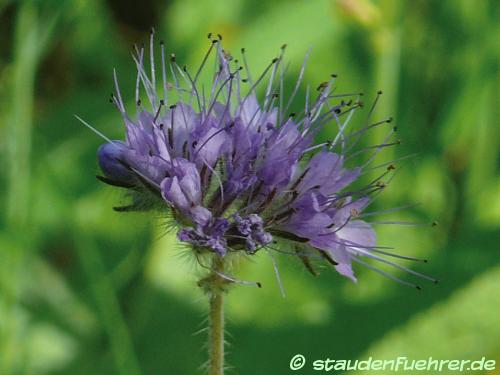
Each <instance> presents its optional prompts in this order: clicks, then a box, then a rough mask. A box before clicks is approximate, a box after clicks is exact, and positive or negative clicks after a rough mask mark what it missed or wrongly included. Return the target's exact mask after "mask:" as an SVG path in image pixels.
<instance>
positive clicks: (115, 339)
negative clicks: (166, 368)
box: [77, 229, 141, 375]
mask: <svg viewBox="0 0 500 375" xmlns="http://www.w3.org/2000/svg"><path fill="white" fill-rule="evenodd" d="M80 230H81V229H80ZM77 247H78V254H79V257H80V261H81V264H82V266H83V268H84V271H85V273H86V275H87V277H88V280H89V283H90V288H91V292H92V295H93V297H94V300H95V303H96V307H97V310H98V313H99V317H100V320H101V323H102V325H103V328H104V331H105V332H106V334H107V336H108V337H109V340H110V344H111V352H112V355H113V358H114V361H115V366H116V369H117V371H118V373H119V374H127V375H133V374H141V370H140V367H139V362H138V360H137V357H136V354H135V351H134V348H133V344H132V340H131V337H130V334H129V331H128V328H127V324H126V322H125V319H124V317H123V314H122V312H121V308H120V304H119V301H118V298H117V296H116V292H115V290H114V288H113V284H112V281H111V278H110V277H109V275H108V273H107V272H106V270H105V267H104V264H103V262H102V259H101V256H100V254H99V251H98V249H97V248H96V245H95V244H94V243H93V241H92V240H91V239H90V238H88V237H86V236H81V237H79V238H77Z"/></svg>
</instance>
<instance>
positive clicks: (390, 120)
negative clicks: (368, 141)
mask: <svg viewBox="0 0 500 375" xmlns="http://www.w3.org/2000/svg"><path fill="white" fill-rule="evenodd" d="M392 120H393V118H392V117H389V118H388V119H387V120H385V122H387V123H388V124H389V123H391V122H392Z"/></svg>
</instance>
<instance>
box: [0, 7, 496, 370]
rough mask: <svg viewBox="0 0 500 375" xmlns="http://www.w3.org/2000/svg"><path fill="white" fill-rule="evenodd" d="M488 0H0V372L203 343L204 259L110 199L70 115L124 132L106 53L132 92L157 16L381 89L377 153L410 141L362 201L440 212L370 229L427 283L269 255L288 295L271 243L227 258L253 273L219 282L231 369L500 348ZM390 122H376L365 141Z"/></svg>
mask: <svg viewBox="0 0 500 375" xmlns="http://www.w3.org/2000/svg"><path fill="white" fill-rule="evenodd" d="M499 8H500V7H499V6H498V2H496V1H494V0H491V1H487V0H482V1H471V0H432V1H431V0H415V1H410V0H406V1H390V0H378V1H375V0H373V1H370V0H314V1H303V0H293V1H285V0H283V1H281V0H280V1H278V0H269V1H262V2H255V1H250V0H234V1H222V0H216V1H206V2H203V1H196V0H183V1H180V0H175V1H174V0H170V1H159V0H145V1H141V2H134V1H115V0H108V1H98V0H85V1H84V0H66V1H64V2H58V1H55V0H47V1H5V0H4V1H1V2H0V43H1V46H2V48H0V97H1V100H0V155H1V161H0V162H1V169H0V171H1V172H0V186H1V188H0V189H1V190H0V192H1V193H2V194H1V196H2V199H1V200H0V213H1V214H0V225H1V231H0V374H114V373H116V374H140V373H142V374H158V373H175V374H194V373H196V371H197V368H198V365H199V364H201V363H202V362H203V360H204V351H203V350H204V349H203V348H204V346H203V342H204V333H203V332H202V331H201V332H200V334H197V335H195V333H196V332H198V331H200V330H202V329H203V328H204V318H205V312H204V311H205V310H204V309H205V300H204V297H203V295H202V294H201V293H200V291H199V290H197V288H196V286H195V285H196V284H195V283H196V279H197V275H198V273H197V272H199V270H198V269H197V268H196V267H195V265H194V262H193V261H192V259H188V258H187V257H186V256H185V254H183V252H182V250H181V249H180V248H178V246H176V244H175V240H174V239H173V238H172V237H170V236H164V233H163V231H164V229H163V226H162V225H161V222H159V221H158V220H155V218H151V217H149V216H147V215H144V214H133V215H128V214H117V213H115V212H113V211H112V210H111V207H112V206H113V205H117V204H118V203H119V202H120V200H121V199H123V198H122V196H121V195H120V194H119V192H116V191H115V190H113V189H111V188H107V187H103V186H102V185H100V184H98V183H97V181H96V180H95V179H94V178H93V175H94V174H95V173H94V172H97V166H96V162H95V152H96V149H97V147H98V145H99V143H100V140H99V139H98V138H97V137H96V136H95V135H94V134H93V133H91V132H89V131H88V130H87V129H85V128H84V127H82V126H80V125H79V124H78V123H77V121H76V120H75V119H74V118H73V114H79V115H81V116H83V117H84V118H86V119H87V120H89V121H90V122H92V123H93V124H94V125H95V126H96V127H98V128H99V129H101V130H102V131H103V132H104V133H106V134H107V135H108V136H110V137H111V138H117V137H120V136H121V133H122V129H121V124H120V118H119V115H118V113H117V112H116V111H115V110H114V108H112V107H111V106H110V105H109V103H108V100H107V99H108V95H109V92H110V91H112V67H116V69H117V71H118V73H119V77H120V82H121V85H122V89H123V91H124V92H127V93H128V94H129V95H128V98H129V100H131V99H132V96H133V95H132V91H133V85H134V79H135V74H134V66H133V63H132V61H131V58H130V50H131V45H132V43H135V42H141V41H145V40H147V35H148V30H149V28H150V27H151V26H155V27H156V30H157V33H158V34H159V35H161V38H162V39H164V40H165V41H167V46H168V48H169V49H171V50H173V51H175V52H176V53H177V55H178V59H179V60H181V61H184V62H186V63H187V64H188V66H190V65H195V64H197V62H198V61H199V59H200V57H201V56H202V55H203V53H204V51H205V49H206V48H207V41H206V40H205V35H206V34H207V33H208V32H216V33H221V34H223V35H224V41H225V46H226V48H227V49H229V50H230V51H231V50H234V51H238V50H239V48H240V47H246V49H247V50H248V52H249V53H248V56H249V60H250V66H251V67H252V70H253V71H259V70H261V69H263V68H264V66H265V65H266V64H267V62H268V61H269V60H270V59H271V58H272V57H273V56H274V55H275V53H276V51H278V49H279V46H281V45H282V44H283V43H288V46H289V47H288V50H287V56H288V61H290V63H291V64H290V69H289V71H288V72H287V76H288V77H289V80H290V81H289V82H290V84H289V85H290V87H287V88H288V89H289V88H291V87H292V85H293V79H294V77H296V75H297V74H298V72H299V69H300V65H301V62H302V60H303V56H304V55H305V54H306V53H307V51H308V50H309V48H310V47H313V48H312V55H311V58H310V61H309V64H308V69H307V71H306V81H307V84H310V85H311V87H315V86H316V85H317V84H318V83H319V82H322V81H323V80H324V79H325V77H328V75H329V74H330V73H332V72H336V73H338V74H339V75H340V79H339V81H338V82H339V87H338V91H339V92H358V91H363V92H365V93H366V95H365V98H366V101H367V103H368V102H370V101H371V100H373V99H372V98H373V97H374V95H373V94H374V93H375V92H376V91H377V90H379V89H381V90H383V91H384V95H383V97H382V100H381V101H380V103H379V105H377V109H376V113H375V114H376V116H377V117H379V118H383V117H385V116H388V115H393V116H394V118H395V119H396V123H397V125H398V131H399V137H400V138H401V139H402V141H403V143H402V146H400V147H399V148H397V149H394V150H391V151H388V152H387V153H385V157H386V158H387V160H391V159H396V158H400V157H403V156H405V155H411V154H414V153H417V156H415V157H413V158H410V159H406V160H404V161H402V162H401V163H398V166H400V170H399V173H398V175H397V177H396V178H395V180H394V183H392V184H391V185H390V187H389V189H388V190H387V192H386V193H384V194H382V195H381V196H380V198H379V199H377V201H376V203H375V204H374V208H378V209H382V208H387V207H392V206H396V205H402V204H407V203H414V202H419V203H421V204H420V205H418V206H417V207H416V208H414V209H412V210H408V211H405V212H404V213H401V214H397V215H396V214H393V215H388V216H387V217H388V219H387V220H392V219H395V220H414V221H427V222H429V221H432V220H438V221H439V223H440V225H439V226H438V227H436V228H434V229H429V228H423V227H409V228H408V227H402V226H382V227H380V228H377V229H379V231H378V233H379V238H380V242H381V244H383V245H396V246H397V249H398V251H399V252H400V253H402V254H408V255H416V256H421V257H426V258H429V260H430V262H429V263H428V264H427V265H426V266H424V267H423V266H419V267H417V268H418V269H419V270H420V271H424V272H426V273H429V274H434V275H436V276H437V277H438V278H440V279H442V283H440V284H439V285H436V286H434V285H431V286H428V287H427V288H425V289H424V290H423V291H421V292H420V293H418V292H416V291H414V290H411V289H410V290H408V289H407V288H406V287H404V286H402V285H399V284H395V283H393V282H391V281H389V280H386V279H383V278H381V277H380V276H379V275H378V274H374V273H372V272H371V271H370V270H367V269H359V268H358V269H357V272H358V274H359V275H360V276H359V282H358V283H357V284H353V283H351V282H350V281H348V280H344V279H343V278H341V277H340V276H338V275H337V274H336V273H335V272H333V271H332V270H330V269H327V268H326V267H325V269H324V270H322V274H321V275H320V277H318V278H313V277H311V276H310V275H309V274H307V273H306V272H304V270H303V269H302V268H301V267H300V265H298V264H296V263H295V262H293V261H291V260H290V259H287V257H286V256H280V257H277V258H278V262H279V263H280V271H281V274H282V278H283V281H284V285H285V288H286V293H287V298H286V299H282V298H280V294H279V288H278V286H277V283H276V280H275V276H274V271H273V266H272V263H271V260H270V259H269V257H267V256H266V254H265V253H262V254H261V255H259V256H258V257H255V259H254V261H253V262H249V263H245V264H242V265H241V269H240V271H239V273H238V276H240V277H241V278H243V279H249V280H259V281H261V282H262V283H263V285H264V288H262V289H260V290H257V289H254V288H251V287H242V286H238V287H235V288H234V289H233V291H232V293H231V294H230V296H229V301H228V318H229V332H230V334H231V335H230V337H229V342H230V348H229V350H230V355H229V357H228V359H229V362H230V364H231V365H232V366H233V367H234V368H235V369H236V370H235V371H234V372H233V373H238V374H242V375H243V374H278V373H279V374H282V373H283V374H284V373H288V361H289V360H290V358H291V357H292V356H293V355H294V354H296V353H302V354H304V355H306V357H307V358H326V357H331V358H339V359H340V358H341V359H355V358H362V359H365V358H367V357H368V356H373V357H380V358H393V357H397V356H399V355H407V356H409V357H413V358H417V359H419V358H427V357H429V356H432V357H442V358H445V359H455V358H457V359H462V358H463V359H476V358H480V357H481V356H486V357H488V358H492V359H496V360H497V362H498V361H500V336H499V332H500V320H499V314H498V311H499V310H500V301H499V300H498V296H499V295H500V294H499V287H498V286H499V285H500V284H499V283H500V276H499V269H498V263H499V260H500V256H499V255H500V253H499V247H498V243H499V240H500V237H499V229H500V175H499V173H498V171H499V155H500V154H499V140H500V137H499V133H500V126H499V125H500V124H499V122H498V119H499V118H500V116H499V115H500V114H499V107H500V106H499V103H498V97H499V92H498V87H500V85H499V83H500V82H499V70H498V67H499V66H498V63H499V61H498V58H499V56H500V54H499V52H500V51H499V46H500V44H499V40H500V30H499V27H498V24H499V10H500V9H499ZM299 99H301V100H303V99H304V94H303V93H302V97H301V98H299ZM297 102H298V100H297ZM330 131H331V130H329V129H327V130H326V131H325V134H323V135H322V137H325V138H326V137H328V136H329V134H328V133H329V132H330ZM330 135H331V134H330ZM382 137H383V133H380V132H378V131H374V132H371V133H369V134H368V135H367V137H366V143H367V144H373V143H375V142H379V141H380V139H381V138H382ZM389 216H390V217H389ZM385 218H386V216H384V220H385ZM391 272H394V271H391ZM395 274H396V273H395ZM497 371H498V370H497ZM304 373H305V372H304Z"/></svg>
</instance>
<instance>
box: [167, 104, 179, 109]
mask: <svg viewBox="0 0 500 375" xmlns="http://www.w3.org/2000/svg"><path fill="white" fill-rule="evenodd" d="M175 107H177V104H172V105H171V106H170V107H168V108H170V109H174V108H175Z"/></svg>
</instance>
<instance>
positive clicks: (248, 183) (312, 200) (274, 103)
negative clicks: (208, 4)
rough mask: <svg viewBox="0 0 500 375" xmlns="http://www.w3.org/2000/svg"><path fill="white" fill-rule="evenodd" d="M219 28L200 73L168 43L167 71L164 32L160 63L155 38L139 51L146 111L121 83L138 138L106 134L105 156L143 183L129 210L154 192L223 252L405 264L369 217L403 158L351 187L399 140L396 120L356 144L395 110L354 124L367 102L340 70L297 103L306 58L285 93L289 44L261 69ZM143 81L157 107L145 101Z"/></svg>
mask: <svg viewBox="0 0 500 375" xmlns="http://www.w3.org/2000/svg"><path fill="white" fill-rule="evenodd" d="M209 38H210V41H211V44H210V48H209V50H208V52H207V54H206V56H205V57H204V59H203V62H202V64H201V66H200V67H199V68H198V69H197V70H196V73H195V74H194V75H192V74H191V73H190V72H189V70H188V69H187V68H185V67H184V68H181V67H180V66H179V65H178V64H177V62H176V58H175V55H173V54H172V55H170V56H166V54H165V48H164V44H163V42H162V43H161V65H160V66H159V69H157V66H156V65H155V57H154V51H153V50H154V48H153V44H154V43H153V37H151V51H150V52H151V58H150V66H149V67H148V68H146V67H145V62H144V60H145V58H144V55H145V50H144V48H141V49H139V48H137V49H136V54H135V56H134V58H135V62H136V65H137V70H138V75H137V87H136V90H135V91H136V97H135V102H136V108H137V115H136V117H135V118H132V117H130V116H129V115H128V113H127V112H126V110H125V105H124V102H123V100H122V97H121V94H120V90H119V88H118V84H117V83H116V93H115V94H114V95H112V97H111V101H112V102H113V103H114V104H115V105H116V106H117V108H118V109H119V111H120V113H121V115H122V117H123V120H124V122H125V130H126V139H125V141H123V142H122V141H117V140H109V139H107V138H106V139H107V143H105V144H104V145H102V146H101V147H100V149H99V151H98V160H99V165H100V167H101V170H102V172H103V174H104V176H99V179H101V180H102V181H104V182H106V183H108V184H111V185H114V186H120V187H124V188H126V189H128V190H129V191H130V192H132V193H133V196H134V202H133V203H132V204H131V205H130V206H126V207H118V208H117V209H118V210H121V211H124V210H139V209H144V208H148V204H149V203H147V204H146V203H144V202H145V201H146V202H155V204H158V202H159V203H160V205H161V207H162V209H163V210H169V211H170V212H171V213H172V216H173V218H174V219H175V221H176V223H177V226H178V228H179V229H178V232H177V237H178V239H179V240H180V241H182V242H185V243H188V244H190V245H192V246H193V247H194V248H195V249H197V251H200V252H212V253H216V254H218V255H220V256H221V257H223V256H226V255H227V254H228V253H230V252H245V253H247V254H254V253H256V252H258V251H259V250H260V249H263V248H271V249H272V248H273V246H274V243H275V242H276V241H278V240H281V241H284V242H287V243H288V244H289V245H290V248H292V249H295V250H296V255H297V256H298V258H299V259H301V260H302V261H303V262H304V264H305V265H306V266H307V268H308V269H309V270H311V271H313V268H312V265H311V262H310V259H311V258H312V257H311V256H310V255H311V254H317V255H320V256H321V258H325V259H326V260H328V261H329V262H330V263H332V264H333V265H334V266H335V268H336V270H337V271H338V272H339V273H340V274H342V275H344V276H347V277H349V278H351V279H353V280H355V276H354V273H353V269H352V263H353V262H359V263H363V264H366V265H367V266H368V267H370V268H374V267H373V266H371V265H369V264H368V263H365V262H364V261H363V260H361V259H360V258H361V257H362V256H363V257H367V258H371V259H376V260H379V261H382V262H385V263H389V264H391V265H394V266H395V267H398V268H404V267H402V266H400V265H399V264H396V263H393V262H391V261H389V260H387V259H385V258H382V257H381V256H380V255H377V254H385V255H393V256H397V255H395V254H392V253H388V252H384V251H382V250H380V248H378V247H377V246H376V236H375V232H374V230H373V228H372V226H371V225H370V224H369V223H367V222H366V221H363V220H362V216H363V215H362V214H363V210H364V209H365V208H366V207H367V206H368V205H369V204H370V202H371V197H372V196H373V194H374V193H376V192H379V191H380V190H382V189H383V188H384V187H385V183H384V182H382V179H381V178H382V177H384V176H386V175H387V173H390V172H391V170H392V169H393V166H392V165H389V167H387V165H385V166H381V167H382V168H383V169H384V173H383V174H382V175H381V176H380V178H377V179H376V180H374V181H372V182H371V183H370V184H367V185H365V186H360V187H359V186H358V187H356V188H349V187H350V186H352V185H353V183H355V182H356V181H358V180H359V177H360V176H361V175H362V174H363V173H364V170H365V169H366V167H367V166H368V165H369V164H370V163H371V162H372V161H373V159H374V158H375V156H376V155H377V154H378V153H379V152H380V151H381V150H382V149H383V148H384V147H386V146H389V145H392V144H395V143H396V142H391V141H390V139H391V137H392V136H393V134H394V132H395V129H393V128H392V126H390V130H389V132H388V136H387V139H386V141H384V143H382V144H379V145H375V146H371V147H365V148H363V149H361V150H359V149H356V150H355V151H353V149H355V147H356V146H357V145H358V144H359V143H360V139H361V138H362V135H363V134H364V133H365V132H366V131H368V130H369V129H371V128H373V127H376V126H383V125H384V124H387V123H389V122H390V121H391V120H390V119H386V120H382V121H379V122H377V123H374V124H369V125H368V124H367V125H366V126H365V127H363V128H361V129H360V130H357V131H351V132H350V133H349V134H347V133H346V128H347V125H348V123H349V121H350V119H351V117H352V115H353V113H354V112H355V110H356V109H358V108H360V107H362V103H361V102H360V100H359V99H360V97H359V95H361V94H354V95H336V94H335V93H334V88H335V87H334V83H335V79H336V76H335V75H332V76H331V78H330V80H329V81H328V82H324V83H321V84H320V85H319V87H318V88H317V90H315V91H314V92H313V93H311V90H309V88H308V89H307V91H306V94H305V97H306V99H305V104H304V105H303V106H302V111H301V112H300V113H297V114H296V113H290V112H289V110H290V108H291V106H292V105H293V104H294V98H295V96H296V93H297V92H298V90H299V88H300V86H301V82H302V78H303V75H304V68H305V62H304V64H303V66H302V68H301V70H300V74H299V78H298V80H297V82H296V84H295V86H294V89H293V92H292V94H291V95H290V96H289V97H288V98H286V100H285V98H284V96H283V79H284V75H285V69H284V68H283V54H284V50H285V46H283V47H282V49H281V54H280V55H279V56H278V57H276V58H274V59H273V60H272V61H271V62H270V64H269V65H268V66H267V68H266V69H265V70H264V72H263V73H262V74H261V75H260V76H258V77H256V78H254V79H252V77H251V74H250V71H249V70H248V64H247V61H246V58H245V50H244V49H243V50H241V58H240V60H238V59H236V58H234V57H232V56H231V55H230V54H229V53H228V52H227V51H225V50H224V49H223V48H222V46H221V42H220V40H221V38H211V36H209ZM210 58H214V59H215V61H216V68H215V70H214V71H213V73H210V74H211V81H210V84H209V85H208V86H207V87H205V85H203V84H201V83H200V81H201V80H202V79H201V76H202V75H204V74H206V71H207V69H208V68H207V66H208V64H207V61H209V60H210ZM167 60H169V61H167ZM306 60H307V59H306ZM157 76H161V80H157ZM157 81H158V82H157ZM160 81H161V82H160ZM115 82H116V74H115ZM205 82H206V81H205ZM141 85H142V86H143V88H144V91H145V94H146V95H147V98H148V101H149V102H150V105H151V109H150V110H148V109H146V108H145V106H144V104H143V102H142V101H141V98H140V92H141V90H140V86H141ZM261 86H262V87H263V88H264V89H263V90H261V91H263V93H262V95H261V99H260V100H259V99H258V95H257V91H258V90H260V87H261ZM377 98H378V96H377ZM328 124H332V125H333V126H336V127H337V135H336V136H335V138H334V139H331V140H329V141H327V142H323V143H320V144H315V143H314V140H315V138H317V136H318V133H319V132H320V131H321V129H322V128H323V127H324V126H326V125H328ZM87 125H88V124H87ZM361 152H368V153H371V154H369V157H368V161H367V162H365V163H364V164H362V165H360V166H357V167H348V166H347V162H348V161H350V160H353V157H354V156H356V155H358V154H359V153H361ZM386 167H387V168H386ZM371 168H372V169H373V167H372V166H371ZM146 196H147V197H148V199H142V198H141V197H146ZM150 198H153V199H150ZM403 258H404V257H403ZM374 269H375V268H374ZM404 269H405V270H407V271H409V272H412V273H414V274H416V273H415V272H414V271H412V270H410V269H407V268H404ZM375 270H377V271H378V272H380V273H384V274H385V275H386V276H388V277H390V278H393V279H396V278H395V277H394V276H392V275H389V274H386V273H385V272H384V271H382V270H378V269H375ZM418 275H419V276H423V277H425V276H424V275H420V274H418ZM397 280H399V279H397ZM400 281H401V282H403V283H407V282H406V281H402V280H400ZM411 285H414V284H411Z"/></svg>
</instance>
